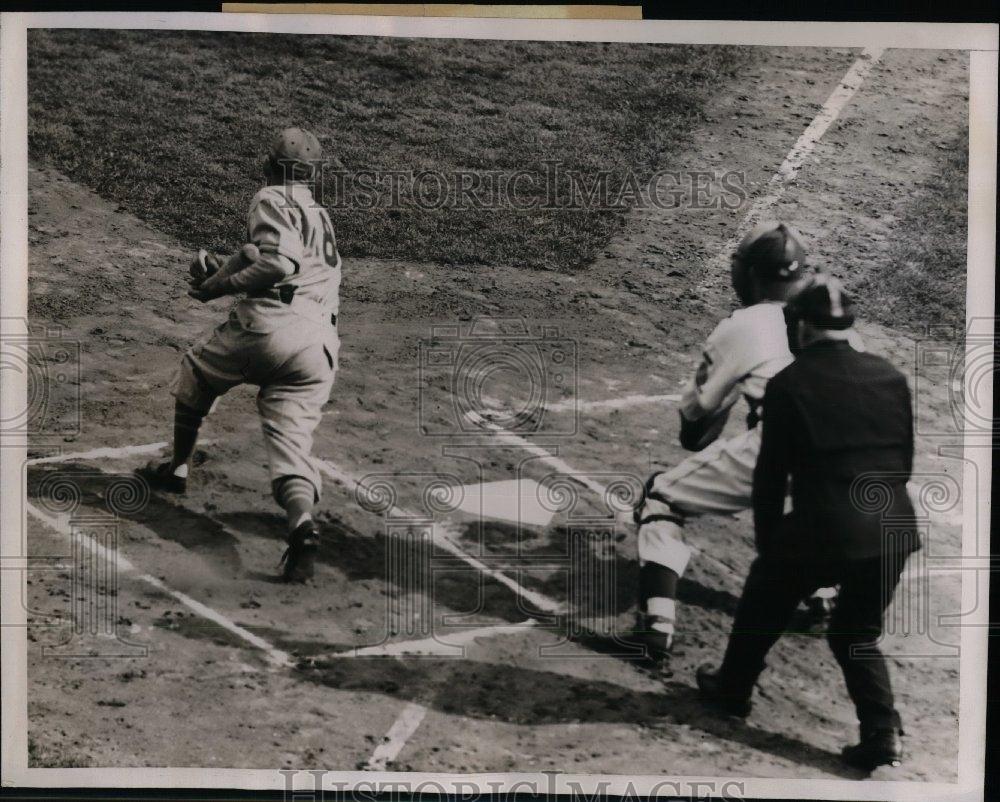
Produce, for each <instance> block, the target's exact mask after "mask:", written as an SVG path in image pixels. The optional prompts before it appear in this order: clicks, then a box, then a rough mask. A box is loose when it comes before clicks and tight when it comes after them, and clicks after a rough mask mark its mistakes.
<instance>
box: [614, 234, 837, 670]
mask: <svg viewBox="0 0 1000 802" xmlns="http://www.w3.org/2000/svg"><path fill="white" fill-rule="evenodd" d="M812 275H813V271H812V270H811V269H810V268H809V267H808V265H807V262H806V249H805V246H804V245H803V243H802V239H801V236H800V235H799V233H798V232H797V231H796V230H795V229H793V228H791V227H790V226H788V225H785V224H784V223H777V222H767V223H761V224H759V225H757V226H756V227H755V228H754V229H753V230H752V231H750V233H749V234H747V235H746V237H744V239H743V241H742V242H741V243H740V244H739V246H738V247H737V249H736V252H735V253H734V254H733V257H732V268H731V279H732V284H733V288H734V289H735V291H736V295H737V297H738V298H739V300H740V302H741V303H742V304H743V308H742V309H738V310H737V311H735V312H734V313H733V314H732V315H731V316H730V317H728V318H726V319H725V320H723V321H722V322H720V323H719V324H718V325H717V326H716V327H715V330H714V331H713V332H712V333H711V334H710V335H709V337H708V340H707V342H706V343H705V346H704V349H703V356H702V361H701V364H700V365H699V366H698V369H697V371H696V373H695V375H694V376H693V377H692V379H691V380H690V381H689V382H688V384H687V385H686V386H685V388H684V390H683V393H682V396H681V403H680V418H681V431H680V441H681V446H682V447H683V448H685V449H687V450H689V451H696V452H698V453H697V454H695V455H692V456H690V457H688V458H687V459H686V460H684V461H683V462H681V463H680V464H679V465H677V466H676V467H674V468H672V469H671V470H669V471H664V472H659V473H654V474H653V475H652V476H650V477H649V479H648V480H647V482H646V487H645V492H644V494H643V498H642V499H641V500H640V502H639V504H638V505H637V506H636V509H635V522H636V524H637V525H638V548H639V564H640V569H639V610H638V621H637V624H636V629H635V631H634V632H633V633H632V635H631V637H630V640H632V641H635V642H637V643H639V644H641V645H643V646H644V647H645V649H646V655H647V657H649V658H651V659H653V660H660V659H663V658H664V657H666V656H667V654H669V652H670V650H671V649H672V647H673V642H674V630H675V620H676V598H677V585H678V582H679V580H680V577H681V575H682V574H683V573H684V569H685V568H686V567H687V563H688V559H689V557H690V553H691V552H690V549H689V548H688V547H687V545H685V543H684V541H683V536H682V531H683V526H684V522H685V520H686V519H687V517H688V516H690V515H696V514H701V513H715V514H734V513H737V512H740V511H741V510H746V509H749V508H750V491H751V485H752V481H753V470H754V465H755V463H756V461H757V453H758V451H759V449H760V427H759V425H758V424H759V420H760V405H761V401H762V399H763V397H764V388H765V387H766V385H767V381H768V379H770V378H771V377H772V376H774V374H776V373H777V372H778V371H780V370H781V369H782V368H784V367H785V366H787V365H788V364H790V363H791V362H792V359H793V356H792V352H791V350H790V348H789V338H788V325H787V324H786V320H785V314H784V310H783V307H784V304H785V302H786V301H787V300H789V299H790V298H792V297H793V296H794V295H795V294H796V293H798V292H800V291H801V290H802V289H803V288H804V287H805V286H807V285H808V284H809V282H810V281H811V277H812ZM740 396H743V397H744V398H745V399H746V401H747V404H748V406H749V414H748V416H747V430H746V431H745V432H743V433H742V434H739V435H736V436H735V437H732V438H729V439H726V440H718V439H717V438H718V437H719V434H720V433H721V432H722V430H723V428H724V427H725V424H726V421H727V419H728V417H729V413H730V411H731V410H732V407H733V405H734V404H735V403H736V402H737V401H738V400H739V398H740ZM820 594H821V598H822V597H824V596H825V597H829V596H832V592H831V591H830V590H828V589H824V590H823V591H820ZM821 604H824V605H825V602H822V603H821Z"/></svg>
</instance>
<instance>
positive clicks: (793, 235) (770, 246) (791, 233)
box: [733, 222, 806, 281]
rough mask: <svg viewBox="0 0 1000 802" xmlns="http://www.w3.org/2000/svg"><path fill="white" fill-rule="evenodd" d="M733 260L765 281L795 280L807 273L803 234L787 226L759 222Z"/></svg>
mask: <svg viewBox="0 0 1000 802" xmlns="http://www.w3.org/2000/svg"><path fill="white" fill-rule="evenodd" d="M733 259H734V260H735V261H737V262H739V263H740V264H741V266H742V267H743V269H744V270H750V271H753V273H754V275H756V276H757V278H758V279H761V280H763V281H794V280H796V279H797V278H799V277H800V276H802V275H804V274H805V268H806V247H805V245H804V244H803V243H802V235H801V234H799V232H798V231H796V230H795V229H794V228H792V227H791V226H789V225H787V224H785V223H778V222H767V223H759V224H758V225H756V226H754V227H753V229H752V230H751V231H750V233H749V234H747V235H746V236H745V237H744V238H743V241H742V242H740V244H739V246H737V248H736V252H735V253H734V254H733Z"/></svg>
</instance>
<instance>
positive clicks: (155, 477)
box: [135, 460, 187, 493]
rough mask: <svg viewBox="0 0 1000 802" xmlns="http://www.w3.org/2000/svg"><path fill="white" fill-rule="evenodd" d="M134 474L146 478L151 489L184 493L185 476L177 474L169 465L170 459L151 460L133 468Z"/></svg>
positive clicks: (185, 488) (185, 486)
mask: <svg viewBox="0 0 1000 802" xmlns="http://www.w3.org/2000/svg"><path fill="white" fill-rule="evenodd" d="M135 473H136V476H140V477H142V478H143V479H145V480H146V482H147V483H148V484H149V486H150V487H151V488H152V489H153V490H163V491H165V492H167V493H184V492H186V491H187V477H186V476H177V475H176V474H175V473H174V472H173V470H172V469H171V466H170V460H167V461H166V462H157V461H156V460H152V461H151V462H148V463H147V464H145V465H143V466H142V467H141V468H136V469H135Z"/></svg>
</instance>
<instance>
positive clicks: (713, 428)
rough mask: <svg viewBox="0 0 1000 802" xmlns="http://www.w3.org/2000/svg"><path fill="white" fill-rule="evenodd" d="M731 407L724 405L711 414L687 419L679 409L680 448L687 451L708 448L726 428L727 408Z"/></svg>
mask: <svg viewBox="0 0 1000 802" xmlns="http://www.w3.org/2000/svg"><path fill="white" fill-rule="evenodd" d="M731 409H732V407H731V406H729V407H724V408H723V409H721V410H720V411H718V412H715V413H713V414H711V415H704V416H703V417H701V418H698V419H697V420H689V419H688V418H687V417H685V415H684V412H683V411H681V413H680V416H681V433H680V441H681V448H684V449H686V450H687V451H701V450H702V449H705V448H708V447H709V446H710V445H712V443H714V442H715V441H716V440H718V439H719V435H720V434H722V430H723V429H725V428H726V421H728V420H729V410H731Z"/></svg>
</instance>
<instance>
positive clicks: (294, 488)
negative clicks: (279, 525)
mask: <svg viewBox="0 0 1000 802" xmlns="http://www.w3.org/2000/svg"><path fill="white" fill-rule="evenodd" d="M274 497H275V499H276V500H277V502H278V504H280V505H281V507H282V508H283V509H284V510H285V512H286V513H287V515H288V531H289V532H294V531H295V530H296V529H297V528H298V527H299V526H301V525H302V524H303V523H305V522H306V521H311V520H312V509H313V505H314V504H315V503H316V488H314V487H313V484H312V482H310V481H309V480H308V479H305V478H303V477H301V476H284V477H282V478H281V479H279V480H278V481H277V482H276V483H275V488H274Z"/></svg>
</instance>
